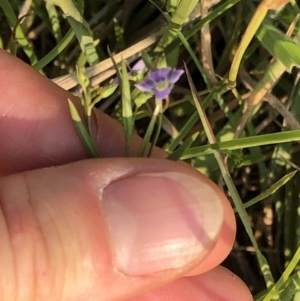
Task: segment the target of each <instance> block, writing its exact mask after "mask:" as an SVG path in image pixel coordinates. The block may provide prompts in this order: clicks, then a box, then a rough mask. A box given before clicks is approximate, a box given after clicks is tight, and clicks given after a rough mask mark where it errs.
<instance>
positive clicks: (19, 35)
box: [0, 0, 38, 64]
mask: <svg viewBox="0 0 300 301" xmlns="http://www.w3.org/2000/svg"><path fill="white" fill-rule="evenodd" d="M0 7H1V8H2V9H3V11H4V14H5V16H6V19H7V22H8V24H9V26H10V28H11V30H12V32H15V39H16V41H17V43H18V44H19V45H20V46H21V47H22V49H23V50H24V52H25V53H26V55H27V56H28V58H29V60H30V63H31V64H35V63H36V62H37V60H38V59H37V56H36V55H35V53H34V51H33V47H32V46H31V45H30V43H29V41H28V39H27V37H26V36H25V34H24V32H23V30H22V28H21V26H20V25H19V24H18V19H17V16H16V15H15V13H14V10H13V8H12V7H11V4H10V3H9V2H8V1H7V0H1V1H0ZM17 24H18V25H17ZM15 26H17V27H16V28H15Z"/></svg>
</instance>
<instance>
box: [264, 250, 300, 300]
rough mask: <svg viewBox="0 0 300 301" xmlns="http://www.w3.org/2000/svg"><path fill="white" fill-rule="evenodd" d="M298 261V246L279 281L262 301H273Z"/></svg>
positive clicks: (299, 252)
mask: <svg viewBox="0 0 300 301" xmlns="http://www.w3.org/2000/svg"><path fill="white" fill-rule="evenodd" d="M299 260H300V246H299V247H298V249H297V251H296V253H295V255H294V257H293V258H292V260H291V262H290V264H289V265H288V266H287V267H286V269H285V270H284V272H283V274H282V275H281V277H280V279H279V280H278V281H277V283H276V284H275V285H274V286H273V287H272V289H271V290H270V292H269V293H268V294H267V296H266V297H265V298H264V299H263V301H271V300H273V298H274V297H276V294H278V291H279V289H280V287H281V286H282V285H283V284H284V283H285V282H286V281H287V280H288V278H289V276H290V274H291V273H292V272H293V270H294V269H295V267H296V266H297V264H298V262H299ZM277 300H278V299H277Z"/></svg>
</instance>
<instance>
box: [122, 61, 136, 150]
mask: <svg viewBox="0 0 300 301" xmlns="http://www.w3.org/2000/svg"><path fill="white" fill-rule="evenodd" d="M121 65H122V69H121V70H122V73H121V76H122V77H121V90H122V91H121V95H122V117H123V126H124V131H125V139H126V148H125V154H126V155H129V147H130V141H131V137H132V134H133V127H134V120H133V113H132V101H131V93H130V84H129V78H128V73H127V67H126V63H125V61H124V60H122V63H121Z"/></svg>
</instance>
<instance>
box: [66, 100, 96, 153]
mask: <svg viewBox="0 0 300 301" xmlns="http://www.w3.org/2000/svg"><path fill="white" fill-rule="evenodd" d="M68 104H69V109H70V113H71V117H72V119H73V122H74V124H75V127H76V130H77V133H78V136H79V138H80V140H81V142H82V144H83V146H84V148H85V150H86V152H87V153H88V155H89V156H90V157H93V158H99V157H100V153H99V151H98V149H97V147H96V145H95V143H94V140H93V139H92V137H91V136H90V135H89V133H88V131H87V129H86V128H85V126H84V124H83V122H82V120H81V118H80V115H79V113H78V111H77V109H76V107H75V105H74V104H73V102H72V101H71V100H70V99H68Z"/></svg>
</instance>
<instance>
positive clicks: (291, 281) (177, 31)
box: [0, 0, 300, 301]
mask: <svg viewBox="0 0 300 301" xmlns="http://www.w3.org/2000/svg"><path fill="white" fill-rule="evenodd" d="M22 2H23V1H17V0H14V1H7V0H2V1H0V7H1V10H0V17H1V19H2V20H3V21H2V22H1V36H0V46H1V47H2V48H5V49H7V50H9V51H10V52H11V53H13V54H15V55H17V56H18V57H20V58H22V59H23V60H24V61H26V62H27V63H29V64H31V65H32V66H33V67H34V68H35V69H37V70H38V71H40V72H41V73H43V74H45V75H46V76H48V77H49V78H51V79H52V80H53V81H55V82H56V83H57V84H59V85H61V86H62V87H63V88H65V89H68V90H71V91H72V92H74V93H75V94H78V95H81V97H82V105H83V107H84V108H85V112H86V114H85V118H86V120H83V121H82V120H80V117H79V115H78V114H77V112H76V109H75V107H74V106H73V105H72V103H70V109H71V112H72V116H73V119H74V121H76V125H77V129H78V131H79V134H80V136H81V138H82V140H83V143H84V145H85V147H86V148H87V151H88V152H89V154H90V155H91V156H94V157H96V156H100V155H101V154H99V153H98V151H97V149H95V145H94V142H93V139H92V136H91V134H90V128H89V127H88V126H87V127H85V124H89V118H90V114H91V109H92V107H93V106H97V107H98V108H99V109H101V110H103V111H105V112H106V113H108V114H109V115H111V116H112V117H113V118H115V119H117V120H118V121H119V122H121V123H122V124H123V126H124V133H125V136H126V147H125V149H126V153H125V154H124V155H127V154H128V152H129V142H130V139H131V136H132V133H133V131H136V132H137V133H139V134H140V135H141V136H142V137H144V139H145V140H144V141H145V143H144V144H143V146H142V149H141V152H140V154H141V155H143V156H146V155H150V154H151V149H152V148H151V147H150V150H147V142H148V141H152V143H155V144H156V145H158V146H159V147H161V148H164V149H165V150H166V151H168V152H169V159H171V160H184V161H186V162H188V163H189V164H191V165H192V166H193V167H195V168H196V169H198V170H199V171H201V172H202V173H204V174H205V175H206V176H208V177H209V178H211V179H212V180H213V181H215V182H216V183H218V184H219V186H220V187H221V188H222V189H223V190H224V191H225V193H226V194H227V195H228V196H229V199H231V200H232V205H233V207H234V209H235V211H236V213H237V222H238V233H237V238H236V243H235V247H234V249H233V250H232V252H231V254H230V256H229V257H228V258H227V260H226V261H225V262H224V265H225V266H227V267H228V268H230V269H231V270H232V271H233V272H235V273H236V274H238V275H239V276H240V277H241V278H242V279H243V280H244V281H245V282H246V283H247V285H248V286H249V288H250V289H251V291H252V292H253V294H254V295H255V300H260V301H261V300H263V301H270V300H284V301H292V300H296V299H294V298H298V297H299V294H300V286H299V284H298V283H300V264H299V259H300V247H299V246H300V243H299V242H300V230H299V229H300V214H299V212H300V197H299V196H300V191H299V187H300V185H299V184H300V175H299V173H298V171H299V164H300V162H299V161H300V159H299V158H300V156H299V151H300V147H299V141H300V124H299V119H300V101H299V97H300V82H299V78H300V76H299V74H300V73H299V66H300V23H299V20H298V19H299V12H300V10H299V7H298V5H297V2H296V1H279V0H263V1H261V2H260V3H256V2H254V1H253V2H252V1H246V0H224V1H221V2H220V3H219V1H204V0H202V3H201V4H199V1H198V0H194V1H191V0H168V1H165V0H152V1H140V0H132V1H131V2H130V4H128V3H129V2H128V3H127V4H126V5H125V4H123V2H122V1H119V0H110V1H93V0H89V1H85V2H84V1H83V0H78V1H74V2H73V1H71V0H70V1H67V0H66V1H56V0H48V1H46V2H44V1H40V0H33V1H32V2H31V1H27V4H28V5H27V6H26V5H25V6H24V9H23V11H22V10H21V4H22ZM20 11H21V15H20V14H19V13H20ZM18 15H19V17H18ZM45 41H46V42H45ZM43 43H46V45H45V46H44V47H41V45H42V44H43ZM141 57H142V58H143V59H144V61H145V63H146V65H147V67H148V69H149V70H151V69H153V68H154V67H156V66H171V67H173V68H184V66H185V68H186V74H185V76H182V77H181V79H180V80H179V81H178V83H176V85H175V87H174V88H173V90H172V93H171V95H170V96H169V97H168V98H167V99H166V100H165V101H164V102H159V101H158V100H157V99H156V100H154V99H153V97H152V94H151V93H150V94H149V93H141V92H140V91H139V90H138V89H137V88H135V87H134V85H132V81H133V80H135V79H136V78H134V76H143V74H133V73H130V72H128V68H126V64H128V65H130V66H132V62H135V61H137V60H138V59H139V58H141ZM124 60H126V63H125V61H124ZM76 66H77V67H76ZM83 67H86V68H85V69H82V68H83ZM76 68H77V69H76ZM76 70H77V71H76ZM116 74H117V75H116ZM116 76H117V77H118V82H119V85H116V84H115V82H112V81H111V79H113V78H116ZM99 87H100V88H99ZM161 104H163V106H162V105H161ZM151 139H152V140H151ZM297 296H298V297H297Z"/></svg>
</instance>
